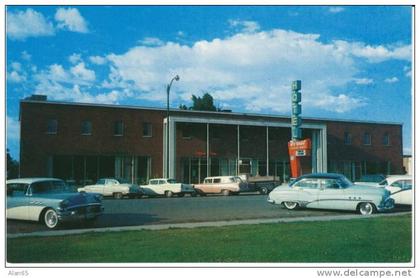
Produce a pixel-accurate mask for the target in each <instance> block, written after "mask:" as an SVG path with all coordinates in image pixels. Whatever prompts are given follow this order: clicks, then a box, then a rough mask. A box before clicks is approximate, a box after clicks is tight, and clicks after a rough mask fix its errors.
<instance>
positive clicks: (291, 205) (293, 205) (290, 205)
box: [283, 202, 299, 210]
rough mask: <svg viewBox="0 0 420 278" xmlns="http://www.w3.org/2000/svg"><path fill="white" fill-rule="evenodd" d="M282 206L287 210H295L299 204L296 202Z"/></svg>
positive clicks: (285, 203)
mask: <svg viewBox="0 0 420 278" xmlns="http://www.w3.org/2000/svg"><path fill="white" fill-rule="evenodd" d="M283 204H284V206H285V207H286V208H287V209H290V210H292V209H297V208H298V207H299V204H298V203H296V202H284V203H283Z"/></svg>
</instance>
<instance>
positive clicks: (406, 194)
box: [378, 175, 413, 205]
mask: <svg viewBox="0 0 420 278" xmlns="http://www.w3.org/2000/svg"><path fill="white" fill-rule="evenodd" d="M378 185H379V186H382V187H385V189H387V190H389V191H390V192H391V197H392V198H393V199H394V200H395V204H397V205H411V204H412V203H413V180H412V177H411V176H409V175H391V176H388V177H387V178H386V179H384V180H383V181H382V182H380V183H379V184H378Z"/></svg>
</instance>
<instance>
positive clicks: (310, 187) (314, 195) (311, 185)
mask: <svg viewBox="0 0 420 278" xmlns="http://www.w3.org/2000/svg"><path fill="white" fill-rule="evenodd" d="M293 189H294V190H296V192H295V193H294V195H296V198H297V199H298V201H299V203H300V205H301V206H303V207H308V208H318V195H319V189H320V185H319V180H318V179H316V178H304V179H302V180H300V181H298V182H297V183H295V184H294V185H293ZM292 198H293V197H292Z"/></svg>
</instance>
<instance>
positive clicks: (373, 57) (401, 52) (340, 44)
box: [334, 40, 411, 63]
mask: <svg viewBox="0 0 420 278" xmlns="http://www.w3.org/2000/svg"><path fill="white" fill-rule="evenodd" d="M334 45H335V47H336V48H337V50H338V51H340V52H343V53H344V52H348V53H351V55H353V56H354V57H358V58H363V59H366V60H367V61H368V62H370V63H380V62H383V61H386V60H394V59H395V60H405V61H411V45H402V46H395V45H391V46H385V45H377V46H372V45H366V44H364V43H360V42H353V43H349V42H346V41H341V40H339V41H334Z"/></svg>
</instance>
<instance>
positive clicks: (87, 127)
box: [82, 121, 92, 135]
mask: <svg viewBox="0 0 420 278" xmlns="http://www.w3.org/2000/svg"><path fill="white" fill-rule="evenodd" d="M82 135H92V122H91V121H83V122H82Z"/></svg>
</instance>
